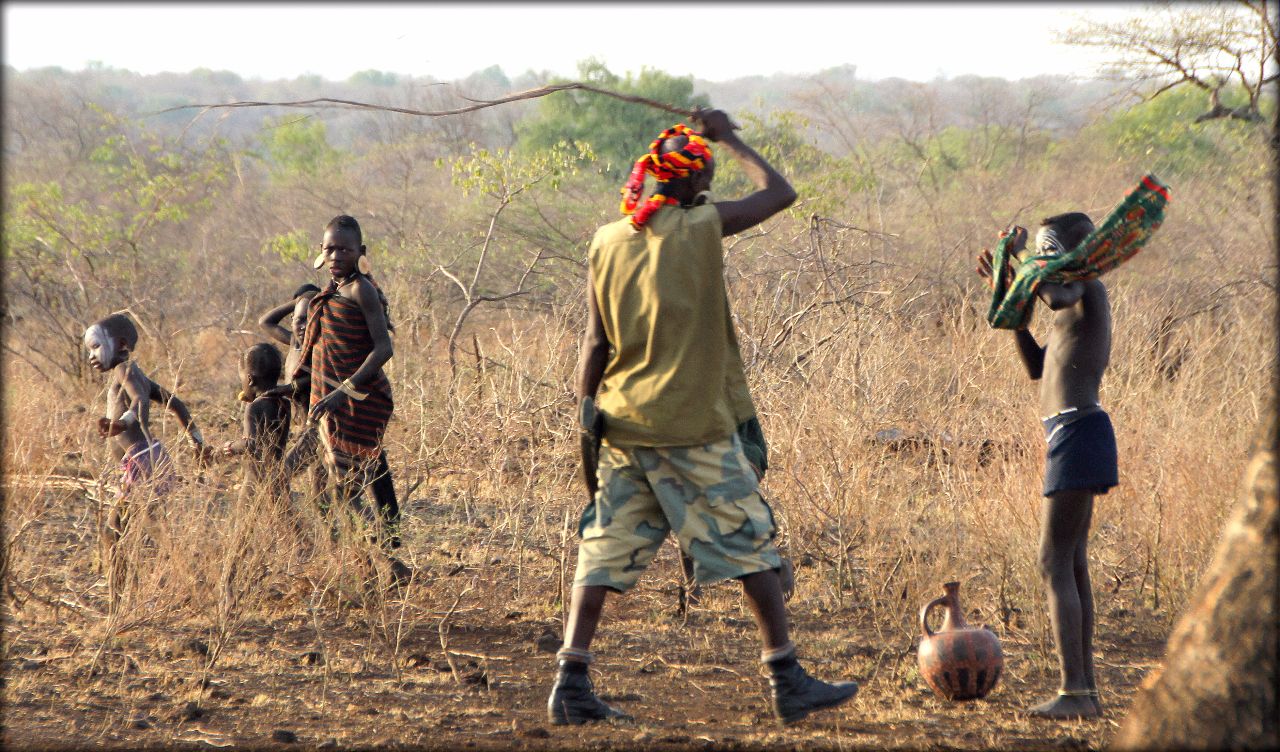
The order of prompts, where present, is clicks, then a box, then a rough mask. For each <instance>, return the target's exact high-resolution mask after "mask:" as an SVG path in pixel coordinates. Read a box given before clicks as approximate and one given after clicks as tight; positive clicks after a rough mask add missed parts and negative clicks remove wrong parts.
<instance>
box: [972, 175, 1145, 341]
mask: <svg viewBox="0 0 1280 752" xmlns="http://www.w3.org/2000/svg"><path fill="white" fill-rule="evenodd" d="M1168 203H1169V188H1168V186H1166V185H1164V184H1163V183H1161V182H1160V181H1159V180H1158V179H1157V178H1156V176H1155V175H1147V176H1145V177H1144V178H1142V181H1141V182H1140V183H1138V185H1137V186H1135V187H1134V188H1133V190H1131V191H1129V193H1128V194H1127V195H1126V196H1125V197H1124V199H1123V200H1122V201H1121V202H1120V203H1119V204H1117V205H1116V208H1114V209H1112V210H1111V213H1110V214H1108V215H1107V217H1106V219H1104V220H1102V224H1101V225H1099V226H1098V227H1097V229H1095V230H1094V231H1093V232H1091V233H1089V236H1088V237H1086V238H1085V239H1084V240H1082V241H1080V245H1078V246H1076V247H1075V248H1074V249H1072V250H1070V251H1067V252H1066V253H1061V254H1050V255H1043V256H1031V257H1030V258H1027V259H1024V260H1022V261H1019V260H1018V258H1017V256H1016V255H1014V253H1013V252H1012V251H1011V250H1010V246H1011V245H1012V244H1013V239H1014V236H1013V235H1008V236H1005V237H1002V238H1001V239H1000V242H999V244H998V245H996V249H995V252H994V253H993V254H992V256H993V258H992V262H991V269H992V273H991V280H992V285H993V289H992V292H991V307H990V308H988V309H987V322H988V323H989V324H991V326H993V327H994V328H996V329H1022V328H1025V327H1026V325H1027V321H1028V320H1029V319H1030V316H1031V303H1032V301H1034V300H1035V295H1036V290H1038V289H1039V287H1040V285H1042V284H1044V283H1045V282H1048V283H1050V284H1059V285H1061V284H1066V283H1068V282H1083V281H1087V280H1091V279H1097V278H1098V277H1100V276H1102V275H1103V274H1106V273H1107V272H1109V271H1111V270H1112V269H1114V268H1116V267H1117V266H1119V265H1120V264H1122V263H1124V262H1125V261H1128V260H1129V259H1130V258H1132V257H1133V256H1134V255H1136V254H1137V253H1138V251H1140V250H1142V246H1143V245H1145V244H1146V242H1147V241H1148V240H1150V239H1151V236H1152V235H1153V234H1154V233H1155V231H1156V229H1157V228H1158V227H1160V223H1161V222H1163V221H1164V209H1165V206H1166V205H1167V204H1168ZM1005 264H1010V265H1011V266H1012V268H1013V269H1014V270H1015V271H1014V274H1013V275H1012V279H1011V280H1010V279H1009V278H1008V277H1006V275H1005V274H1003V273H1002V270H1003V269H1004V268H1005Z"/></svg>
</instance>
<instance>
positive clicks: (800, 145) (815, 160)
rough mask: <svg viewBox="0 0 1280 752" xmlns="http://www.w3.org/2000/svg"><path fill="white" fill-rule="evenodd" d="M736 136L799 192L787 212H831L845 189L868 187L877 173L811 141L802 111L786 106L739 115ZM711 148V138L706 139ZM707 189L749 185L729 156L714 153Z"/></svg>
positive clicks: (720, 192) (738, 192)
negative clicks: (718, 156)
mask: <svg viewBox="0 0 1280 752" xmlns="http://www.w3.org/2000/svg"><path fill="white" fill-rule="evenodd" d="M741 125H742V139H743V141H745V142H747V143H749V144H751V146H752V147H753V148H754V149H755V150H756V151H757V152H758V153H759V154H760V156H762V157H764V158H765V159H766V160H768V162H769V164H771V165H773V166H774V167H775V168H777V169H778V171H779V172H781V173H782V174H783V175H785V176H786V177H787V180H788V181H790V183H791V185H792V186H794V187H795V189H796V192H797V193H798V194H799V195H800V200H798V201H797V202H796V203H795V204H793V205H792V206H791V207H790V208H789V209H787V212H788V213H789V214H791V215H793V216H802V215H809V214H815V213H816V214H820V215H828V216H829V215H832V214H834V213H836V212H838V211H839V209H840V208H841V207H843V206H844V205H845V204H846V202H847V200H848V197H849V195H850V194H853V193H859V192H861V191H866V190H870V189H872V188H874V187H875V185H876V183H877V179H876V177H875V175H874V174H872V173H870V172H867V171H865V170H863V169H862V168H861V166H860V165H859V164H858V163H856V162H855V161H854V160H851V159H839V158H837V157H835V156H834V155H832V154H830V153H829V152H827V151H825V150H823V149H821V148H819V147H818V146H817V145H816V144H815V139H814V136H813V134H812V132H811V123H810V120H809V118H808V117H806V116H805V115H802V114H800V113H798V112H794V111H792V110H776V111H774V112H771V113H769V114H768V115H767V116H764V117H761V116H759V115H755V114H754V113H746V114H744V115H742V122H741ZM711 148H712V153H713V154H714V153H715V144H712V147H711ZM712 190H713V192H714V193H715V194H716V195H717V196H719V197H723V198H737V197H740V196H742V195H745V194H746V193H749V192H750V191H752V190H754V187H753V186H752V185H751V183H750V182H749V181H748V180H747V177H746V175H745V174H744V173H743V172H742V168H741V166H739V164H738V163H737V162H736V161H734V160H732V159H720V160H718V162H717V166H716V179H715V185H714V186H713V188H712Z"/></svg>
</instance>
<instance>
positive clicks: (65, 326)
mask: <svg viewBox="0 0 1280 752" xmlns="http://www.w3.org/2000/svg"><path fill="white" fill-rule="evenodd" d="M99 115H100V118H101V124H100V129H101V141H100V142H99V143H98V145H97V146H96V147H95V148H94V149H93V150H92V152H91V155H90V158H89V160H88V161H87V163H81V164H79V165H77V166H76V167H75V168H74V169H72V170H71V171H70V172H68V173H67V174H65V175H63V176H62V177H61V179H59V180H56V181H43V182H18V183H16V184H14V185H12V186H11V188H10V191H9V194H8V196H7V197H6V203H5V214H4V235H3V257H4V264H5V268H6V269H7V270H8V272H9V279H8V280H7V282H6V286H5V292H6V295H7V298H8V300H7V301H6V303H7V308H8V312H9V314H10V315H11V316H12V317H13V318H14V319H15V320H18V321H19V322H20V323H21V326H22V329H23V331H24V336H23V337H22V338H21V341H22V347H21V348H18V347H15V344H14V339H15V338H12V337H9V338H6V341H5V344H4V347H5V349H6V350H7V351H9V352H11V353H13V354H15V355H17V356H18V357H21V358H23V359H25V360H27V361H28V362H29V363H31V364H32V365H33V366H35V367H36V368H37V369H39V370H40V372H41V373H42V374H45V375H46V377H47V375H48V373H47V371H46V368H48V369H54V370H57V371H61V372H62V373H64V374H66V375H68V376H72V377H81V376H83V375H84V373H85V371H84V357H83V354H82V345H81V334H82V333H83V331H84V327H85V326H86V325H87V324H88V323H89V320H90V319H91V318H92V317H94V316H97V315H100V314H102V313H104V311H103V310H102V309H103V308H104V307H105V306H108V305H109V306H111V307H116V308H118V307H122V306H128V305H131V304H133V303H134V302H136V301H139V300H143V299H146V298H149V297H154V296H155V295H157V294H158V292H159V290H158V288H159V287H160V286H162V285H163V280H162V279H161V278H162V277H164V276H165V272H164V270H165V269H167V268H172V267H174V266H176V265H178V264H180V263H182V258H183V257H184V256H185V255H186V254H185V252H184V250H183V249H181V248H178V247H175V245H174V244H171V242H168V241H169V238H170V237H172V234H166V233H165V230H166V229H170V230H171V229H173V228H177V227H181V226H182V225H183V224H185V223H186V222H187V221H188V220H189V219H191V218H192V215H193V213H195V212H197V211H201V210H204V209H207V208H209V207H210V206H211V205H212V202H213V199H214V198H215V197H216V196H217V195H218V191H219V190H220V189H221V187H222V186H223V185H224V184H225V182H226V178H227V170H226V164H227V160H226V159H225V154H224V152H225V148H226V145H225V143H224V142H220V141H216V142H214V143H213V144H211V145H210V146H209V148H206V149H204V150H201V151H198V152H188V151H185V150H182V149H180V148H178V147H177V146H175V145H173V144H172V143H167V142H165V141H164V140H162V139H160V138H159V137H158V136H155V135H154V134H151V133H149V132H147V131H145V130H140V129H136V128H134V127H132V125H131V124H130V123H128V122H126V121H124V120H122V119H120V118H118V117H115V116H113V115H111V114H109V113H105V112H101V111H99Z"/></svg>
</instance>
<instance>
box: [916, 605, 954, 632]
mask: <svg viewBox="0 0 1280 752" xmlns="http://www.w3.org/2000/svg"><path fill="white" fill-rule="evenodd" d="M947 602H948V597H947V596H945V595H944V596H941V597H938V598H934V599H933V600H931V601H929V602H928V603H926V604H924V608H922V609H920V632H921V633H922V634H923V635H924V636H925V637H933V630H932V629H929V609H931V608H933V607H934V606H944V605H946V604H947Z"/></svg>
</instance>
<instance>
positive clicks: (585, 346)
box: [574, 268, 609, 401]
mask: <svg viewBox="0 0 1280 752" xmlns="http://www.w3.org/2000/svg"><path fill="white" fill-rule="evenodd" d="M608 361H609V338H608V337H607V336H606V335H605V332H604V322H603V321H602V320H601V319H600V307H599V306H598V305H597V304H596V293H595V284H594V280H593V279H592V276H591V269H590V268H588V269H587V328H586V330H585V331H583V332H582V342H581V345H580V347H579V349H578V368H577V372H576V373H575V374H574V389H575V391H576V392H577V397H578V400H579V401H581V400H582V399H583V398H584V397H594V396H595V395H596V390H597V389H599V388H600V379H602V378H603V377H604V367H605V365H606V364H607V363H608Z"/></svg>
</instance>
